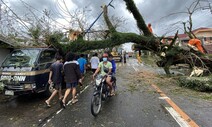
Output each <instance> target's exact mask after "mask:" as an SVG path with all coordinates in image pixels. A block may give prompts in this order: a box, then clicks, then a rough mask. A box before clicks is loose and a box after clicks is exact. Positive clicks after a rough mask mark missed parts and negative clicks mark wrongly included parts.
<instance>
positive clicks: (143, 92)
mask: <svg viewBox="0 0 212 127" xmlns="http://www.w3.org/2000/svg"><path fill="white" fill-rule="evenodd" d="M144 71H147V72H155V73H163V71H162V70H161V69H155V68H152V67H151V66H148V65H145V64H138V63H137V61H136V60H135V59H130V60H128V61H127V63H126V64H124V63H117V74H116V77H117V91H116V96H114V97H112V98H110V99H109V100H108V101H106V102H104V103H103V107H102V109H101V112H100V114H99V115H98V116H97V117H93V116H92V114H91V111H90V105H91V97H92V93H93V87H92V85H91V82H92V80H91V77H90V76H91V75H89V74H88V75H87V76H86V78H85V83H84V87H83V88H82V89H81V93H80V94H79V96H78V99H79V101H78V102H77V103H76V104H74V105H72V104H70V103H69V104H68V105H67V106H66V109H61V108H60V106H59V103H58V100H57V98H55V99H54V101H53V103H52V107H51V108H46V107H45V104H44V101H45V99H46V97H44V96H42V95H32V96H24V97H23V96H22V97H13V98H3V99H2V100H1V102H0V126H2V127H3V126H11V127H17V126H20V127H25V126H26V127H29V126H40V127H42V126H45V127H59V126H61V127H66V126H67V127H70V126H71V127H111V126H112V127H131V126H132V127H179V126H190V125H193V124H190V123H191V121H192V122H194V123H196V124H197V125H198V126H202V127H210V125H212V122H211V121H212V120H211V119H212V114H211V111H212V102H210V101H204V100H199V99H193V98H192V99H191V98H189V97H188V96H175V95H174V94H172V93H167V92H168V91H167V90H166V89H165V88H164V87H162V88H160V86H159V87H158V88H159V89H160V90H162V91H158V90H157V89H155V88H154V87H153V86H152V83H151V78H148V80H149V83H147V82H146V81H145V82H144V78H146V77H142V76H140V74H142V73H144ZM89 73H90V72H89ZM144 76H145V75H144ZM148 76H150V77H151V75H148ZM145 80H146V79H145ZM155 85H156V86H157V84H155ZM163 92H164V95H166V96H165V97H164V96H162V95H163V94H161V93H163ZM69 99H70V98H69ZM167 100H171V101H172V103H174V104H176V105H175V106H172V105H170V104H169V103H168V102H167ZM192 100H194V101H195V102H193V101H192ZM176 106H178V108H180V109H176ZM197 109H199V110H197ZM200 109H201V110H200ZM180 111H183V113H184V114H182V113H181V112H180ZM185 114H186V115H187V116H188V118H189V119H186V118H185V116H184V115H185ZM186 120H187V121H186Z"/></svg>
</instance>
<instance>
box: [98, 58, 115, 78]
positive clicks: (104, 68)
mask: <svg viewBox="0 0 212 127" xmlns="http://www.w3.org/2000/svg"><path fill="white" fill-rule="evenodd" d="M98 67H100V69H101V71H100V73H101V75H106V74H107V73H108V71H109V69H112V64H111V62H109V61H107V63H106V64H104V62H103V61H102V62H100V63H99V65H98Z"/></svg>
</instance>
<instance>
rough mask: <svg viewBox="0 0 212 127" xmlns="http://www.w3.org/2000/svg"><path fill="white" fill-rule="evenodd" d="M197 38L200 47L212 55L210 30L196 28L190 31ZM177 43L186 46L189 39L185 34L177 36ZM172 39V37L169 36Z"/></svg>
mask: <svg viewBox="0 0 212 127" xmlns="http://www.w3.org/2000/svg"><path fill="white" fill-rule="evenodd" d="M192 32H193V33H194V34H195V35H196V37H197V38H199V39H200V40H201V41H202V45H203V47H204V48H205V50H206V51H207V53H209V54H212V28H202V27H201V28H198V29H195V30H193V31H192ZM178 37H179V41H180V42H181V43H182V45H187V43H188V41H189V37H188V35H187V34H178ZM169 38H173V36H169Z"/></svg>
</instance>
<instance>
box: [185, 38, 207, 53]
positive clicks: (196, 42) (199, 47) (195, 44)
mask: <svg viewBox="0 0 212 127" xmlns="http://www.w3.org/2000/svg"><path fill="white" fill-rule="evenodd" d="M188 46H189V47H192V48H193V49H194V50H198V51H200V52H201V53H205V51H204V49H203V47H202V44H201V41H200V40H199V39H190V40H189V42H188ZM195 48H196V49H195Z"/></svg>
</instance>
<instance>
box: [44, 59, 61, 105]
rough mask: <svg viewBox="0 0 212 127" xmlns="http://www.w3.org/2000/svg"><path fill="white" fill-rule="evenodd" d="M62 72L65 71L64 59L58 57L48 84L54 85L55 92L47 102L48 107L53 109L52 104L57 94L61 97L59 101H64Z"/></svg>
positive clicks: (51, 69)
mask: <svg viewBox="0 0 212 127" xmlns="http://www.w3.org/2000/svg"><path fill="white" fill-rule="evenodd" d="M62 70H63V63H62V57H61V56H56V62H54V63H53V64H52V65H51V66H50V73H49V81H48V83H49V84H50V85H53V88H54V91H53V93H52V94H51V96H50V97H49V98H48V99H47V100H46V101H45V103H46V105H47V107H51V105H50V102H51V100H52V99H53V97H54V96H55V95H56V94H57V93H58V95H59V99H62V93H61V86H62V85H61V84H62V79H63V77H62V76H63V75H62Z"/></svg>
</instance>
